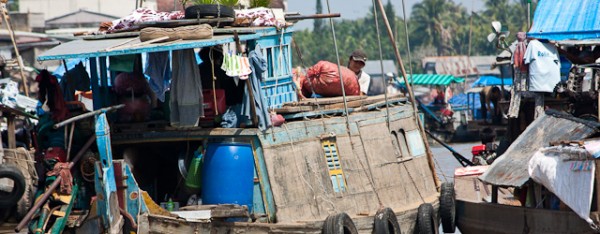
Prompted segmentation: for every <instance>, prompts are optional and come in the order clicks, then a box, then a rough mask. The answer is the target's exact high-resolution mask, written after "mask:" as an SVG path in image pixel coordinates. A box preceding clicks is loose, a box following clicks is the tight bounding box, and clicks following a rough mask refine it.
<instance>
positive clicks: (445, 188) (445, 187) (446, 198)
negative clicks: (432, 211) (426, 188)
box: [440, 182, 456, 233]
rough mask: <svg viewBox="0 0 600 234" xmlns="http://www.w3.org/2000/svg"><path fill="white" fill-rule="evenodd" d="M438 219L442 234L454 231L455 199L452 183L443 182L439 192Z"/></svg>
mask: <svg viewBox="0 0 600 234" xmlns="http://www.w3.org/2000/svg"><path fill="white" fill-rule="evenodd" d="M440 218H441V219H442V229H443V230H444V233H454V232H455V231H456V222H455V220H456V198H455V196H454V183H450V182H445V183H443V184H442V187H441V191H440Z"/></svg>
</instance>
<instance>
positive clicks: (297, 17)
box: [285, 13, 341, 20]
mask: <svg viewBox="0 0 600 234" xmlns="http://www.w3.org/2000/svg"><path fill="white" fill-rule="evenodd" d="M340 16H341V14H340V13H333V14H315V15H288V16H285V20H303V19H325V18H338V17H340Z"/></svg>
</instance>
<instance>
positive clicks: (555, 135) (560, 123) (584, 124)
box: [480, 110, 600, 187]
mask: <svg viewBox="0 0 600 234" xmlns="http://www.w3.org/2000/svg"><path fill="white" fill-rule="evenodd" d="M598 127H600V124H599V123H597V122H591V121H585V120H581V119H576V118H574V117H572V116H570V115H567V114H564V113H560V112H558V111H554V110H549V111H547V112H546V115H543V116H541V117H539V118H538V119H536V120H535V121H533V123H531V124H530V125H529V126H528V127H527V129H525V131H524V132H523V133H521V135H520V136H519V137H518V138H517V139H516V140H515V142H513V143H512V144H511V145H510V147H509V148H508V149H507V150H506V152H504V154H502V156H500V157H499V158H498V159H497V160H496V161H495V162H494V163H492V166H491V167H490V168H489V169H488V170H487V171H486V172H485V173H484V174H483V175H482V176H481V177H480V179H481V180H482V181H484V182H486V183H490V184H493V185H498V186H508V187H521V186H522V185H523V184H525V183H526V182H527V181H528V180H529V172H528V169H527V168H528V164H529V160H530V159H531V157H532V156H533V154H534V153H535V152H536V151H537V150H538V149H539V148H541V147H544V146H548V145H549V143H550V142H552V141H562V140H582V139H585V138H587V137H590V136H591V135H594V134H595V133H597V132H598Z"/></svg>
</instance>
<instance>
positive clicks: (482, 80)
mask: <svg viewBox="0 0 600 234" xmlns="http://www.w3.org/2000/svg"><path fill="white" fill-rule="evenodd" d="M502 80H504V85H512V78H504V79H500V78H499V77H497V76H481V77H479V79H477V80H476V81H475V82H474V83H473V84H472V85H471V87H482V86H492V85H502Z"/></svg>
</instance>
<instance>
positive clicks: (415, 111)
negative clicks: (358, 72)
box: [344, 0, 440, 187]
mask: <svg viewBox="0 0 600 234" xmlns="http://www.w3.org/2000/svg"><path fill="white" fill-rule="evenodd" d="M377 3H378V5H379V11H381V14H382V15H383V22H384V23H385V26H386V28H387V31H388V36H389V38H390V41H391V42H392V46H393V47H394V53H395V55H396V60H397V61H398V64H400V70H401V71H402V76H403V77H404V83H405V84H406V89H407V90H408V93H409V96H410V101H411V103H412V106H413V114H414V118H415V120H416V122H417V127H418V128H419V130H420V132H421V138H422V139H423V143H424V144H425V148H426V149H427V161H428V163H429V169H430V170H431V172H433V173H432V174H433V181H434V183H435V186H436V187H439V185H440V181H439V179H438V178H437V175H436V174H435V164H434V163H433V155H432V153H431V149H430V148H429V142H428V141H427V136H426V135H425V129H423V126H422V124H421V119H419V113H418V109H417V102H416V99H415V95H414V93H413V90H412V87H411V85H410V83H409V82H408V76H407V74H406V69H405V68H404V63H402V57H401V56H400V51H398V46H397V45H396V44H395V43H394V42H395V39H394V34H392V29H391V27H390V22H389V21H388V19H387V15H386V13H385V9H384V7H383V3H382V2H381V0H377ZM344 100H345V99H344Z"/></svg>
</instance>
